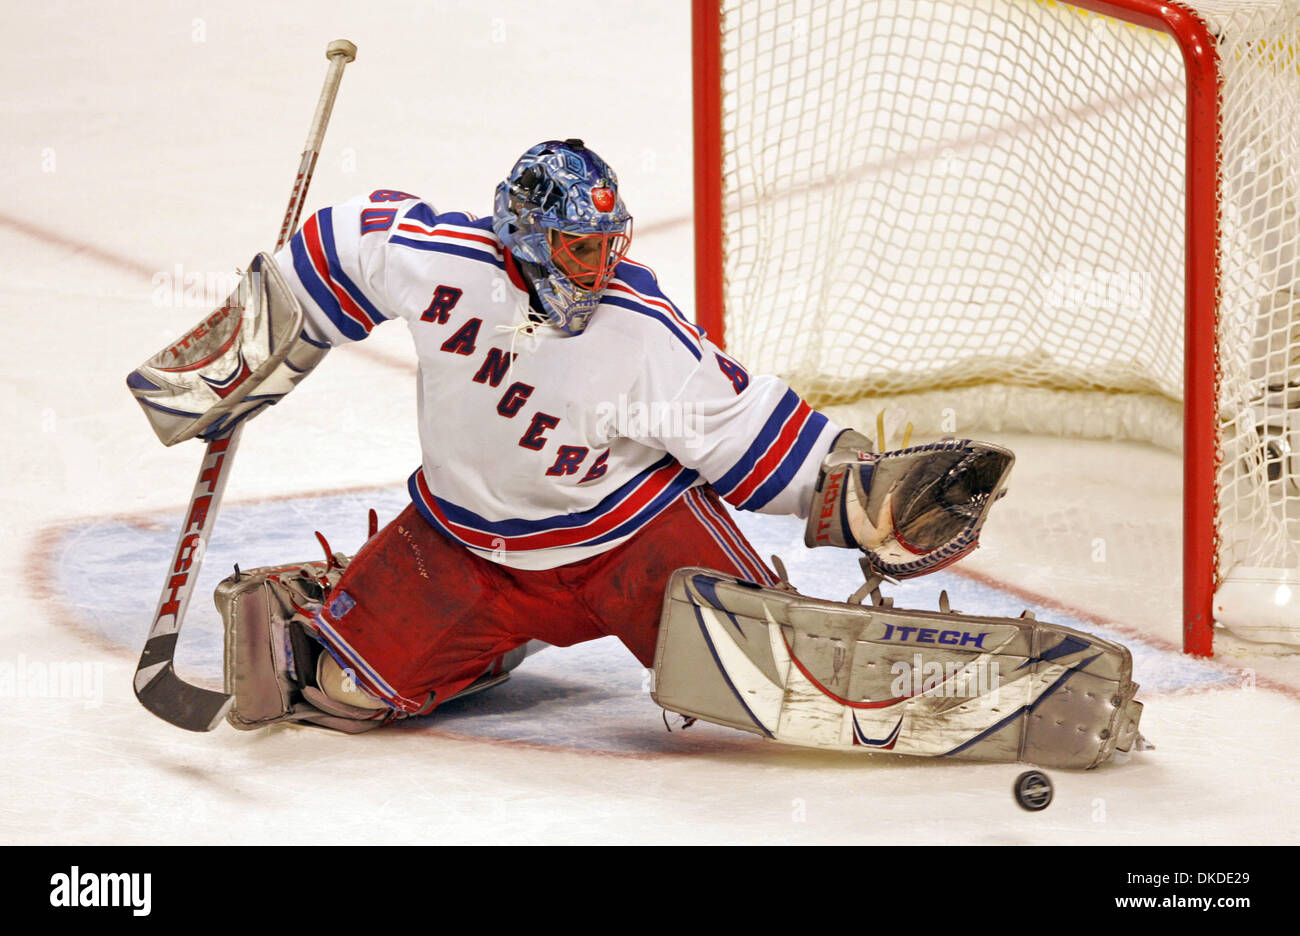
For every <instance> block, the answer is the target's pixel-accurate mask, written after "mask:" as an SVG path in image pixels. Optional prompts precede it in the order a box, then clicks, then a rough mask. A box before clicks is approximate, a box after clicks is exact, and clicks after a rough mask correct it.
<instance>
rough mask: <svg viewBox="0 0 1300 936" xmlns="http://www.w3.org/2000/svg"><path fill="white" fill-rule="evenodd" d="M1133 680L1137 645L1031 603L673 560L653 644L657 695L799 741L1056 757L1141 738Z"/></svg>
mask: <svg viewBox="0 0 1300 936" xmlns="http://www.w3.org/2000/svg"><path fill="white" fill-rule="evenodd" d="M875 594H877V595H878V594H879V593H878V591H877V592H875ZM945 601H946V599H945ZM1137 688H1138V687H1137V685H1136V684H1135V683H1134V682H1133V681H1132V660H1131V657H1130V654H1129V652H1128V650H1127V649H1125V648H1124V647H1122V646H1120V645H1118V644H1115V643H1111V642H1109V641H1106V640H1101V639H1100V638H1097V637H1094V636H1092V635H1091V634H1086V633H1082V632H1080V631H1075V630H1071V629H1070V628H1067V627H1061V626H1059V625H1055V624H1048V623H1046V622H1043V621H1037V620H1035V619H1034V618H1033V617H1032V616H1031V615H1028V613H1026V616H1024V617H1021V618H995V617H978V616H974V615H967V614H960V613H957V612H953V611H949V610H947V608H946V607H945V608H943V609H942V610H940V611H938V612H931V611H912V610H904V609H900V608H894V607H892V606H890V605H888V604H887V603H881V604H878V605H873V606H863V605H858V604H850V603H843V602H836V601H823V600H820V599H816V598H807V597H804V596H802V595H798V594H792V593H790V592H788V591H782V590H779V589H775V588H764V587H760V586H757V585H754V584H752V583H749V582H744V581H741V580H738V579H734V578H731V577H729V576H725V575H722V574H720V573H717V572H712V571H710V570H707V569H679V570H678V571H677V572H675V573H673V577H672V579H671V580H670V582H669V586H668V591H667V594H666V595H665V600H664V609H663V616H662V618H661V622H660V631H659V643H658V647H657V650H656V655H655V691H654V698H655V700H656V701H657V702H658V703H659V704H660V705H661V706H663V707H664V708H666V709H670V710H672V711H674V712H679V713H681V714H683V715H687V716H691V717H695V718H702V719H704V720H705V721H709V722H713V723H715V724H719V725H726V726H729V727H732V728H738V729H740V730H742V731H751V732H754V733H756V734H760V735H763V736H764V737H767V738H770V739H772V740H775V741H782V742H786V743H790V744H799V745H808V746H812V747H822V748H838V749H844V750H869V751H890V752H893V753H896V754H914V755H921V756H926V757H951V758H956V759H968V760H982V761H1000V762H1015V761H1025V762H1029V763H1034V764H1039V765H1041V766H1045V767H1075V768H1088V767H1096V766H1097V765H1098V764H1101V763H1103V762H1105V761H1106V760H1107V759H1108V758H1110V756H1111V755H1112V754H1113V753H1114V752H1115V751H1117V750H1118V751H1127V750H1129V749H1130V748H1131V747H1132V746H1133V744H1134V742H1135V740H1136V739H1137V737H1138V731H1137V729H1138V720H1139V718H1140V717H1141V712H1142V705H1141V703H1140V702H1136V701H1134V698H1133V697H1134V695H1135V693H1136V692H1137Z"/></svg>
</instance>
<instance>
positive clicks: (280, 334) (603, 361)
mask: <svg viewBox="0 0 1300 936" xmlns="http://www.w3.org/2000/svg"><path fill="white" fill-rule="evenodd" d="M631 239H632V218H631V216H630V214H629V213H628V210H627V208H626V207H625V206H624V203H623V200H622V199H621V197H620V194H619V188H618V181H617V178H616V177H615V174H614V172H613V170H612V169H611V168H610V167H609V166H608V165H606V163H605V162H604V161H603V160H602V159H601V158H600V157H599V156H598V155H597V154H596V153H595V152H593V151H592V150H591V149H589V148H588V147H587V146H585V145H584V144H583V142H582V141H580V140H574V139H570V140H564V141H549V142H545V143H541V144H539V145H537V146H534V147H532V148H531V149H529V150H528V151H527V152H526V153H524V155H523V156H522V157H521V158H520V159H519V161H518V162H517V163H516V165H515V166H514V167H513V169H512V170H511V171H510V173H509V175H508V177H507V178H506V179H505V180H504V181H503V182H501V184H500V185H499V186H498V188H497V190H496V197H495V204H494V209H493V212H492V214H491V216H490V217H487V218H483V219H476V218H475V217H474V216H473V215H470V214H466V213H462V212H455V211H452V212H443V211H439V210H437V209H436V208H434V207H433V206H432V205H430V204H429V203H428V202H426V201H424V200H422V199H421V198H419V197H417V196H415V195H411V194H408V193H406V192H402V191H396V190H392V189H379V190H377V191H374V192H371V193H370V194H369V196H367V197H363V198H359V199H356V200H354V201H351V202H348V203H346V204H342V205H338V206H334V207H329V208H325V209H322V210H320V211H318V212H316V213H315V214H314V215H312V216H311V217H310V218H309V219H308V220H307V222H306V223H305V224H304V225H303V227H302V229H301V230H300V231H299V232H298V233H297V234H296V235H295V236H294V237H293V238H292V239H291V240H290V241H289V243H288V244H287V245H286V246H285V247H284V249H283V250H281V251H280V252H279V253H278V254H276V255H275V256H270V255H268V254H260V255H259V256H258V257H257V258H255V259H254V261H253V263H252V264H250V270H249V273H248V274H247V275H246V277H245V281H244V284H243V285H242V286H241V288H240V290H239V291H238V292H237V293H236V295H235V296H232V299H231V301H230V302H228V303H227V304H226V306H225V307H223V309H222V310H218V311H217V312H215V313H213V314H212V315H211V316H209V318H208V319H207V320H205V325H203V326H201V327H200V328H199V329H196V330H195V332H194V333H192V335H194V336H195V337H194V341H193V342H192V346H189V347H185V348H181V349H179V350H177V348H172V349H168V350H166V351H164V352H162V353H161V354H160V355H159V356H157V357H155V358H154V359H151V360H150V362H148V363H147V364H145V365H142V366H141V367H140V368H139V369H137V370H136V371H135V372H134V373H133V374H132V375H131V377H130V378H129V380H128V383H129V384H130V386H131V389H132V392H133V393H134V394H135V395H136V397H137V399H138V400H139V402H140V403H141V405H142V406H143V407H144V409H145V412H146V414H147V415H148V416H149V417H150V419H151V421H152V422H153V424H154V427H155V429H156V430H157V431H158V434H159V436H160V438H162V439H163V441H164V442H166V443H168V444H171V443H173V442H177V441H181V440H182V439H186V438H191V437H195V436H198V437H202V438H209V439H210V438H216V437H220V434H221V433H223V432H228V431H229V430H230V429H231V427H233V426H235V425H237V424H238V423H239V422H240V421H241V420H246V419H248V418H250V417H251V416H253V415H255V414H257V413H260V412H262V411H263V409H264V408H265V406H266V405H267V404H268V403H270V402H274V400H276V399H278V398H279V397H280V396H282V395H283V394H284V393H286V392H288V391H289V390H290V389H291V388H292V386H294V385H295V384H296V383H297V382H298V381H299V380H300V379H301V378H302V377H303V376H305V374H306V373H308V372H309V371H311V370H312V368H314V367H315V366H316V365H317V363H318V362H319V361H320V360H321V359H322V358H323V357H324V356H325V355H326V354H327V353H328V349H330V348H333V347H337V346H338V345H340V344H343V343H346V342H350V341H361V340H364V339H365V338H366V336H367V335H369V334H370V332H371V330H372V329H374V328H375V327H376V326H378V325H381V324H383V323H384V322H386V321H388V320H391V319H403V320H405V321H406V323H407V325H408V327H409V329H410V331H411V334H412V336H413V339H414V343H415V348H416V351H417V354H418V357H419V365H420V366H419V375H418V378H417V380H418V383H419V433H420V441H421V446H422V453H423V460H422V464H421V465H420V467H419V468H418V469H417V470H416V471H415V473H414V474H412V475H411V477H410V481H409V489H410V495H411V503H410V505H409V506H408V507H407V508H406V509H405V510H404V511H403V512H402V513H401V514H400V515H399V516H398V517H397V518H396V519H395V520H393V521H392V522H391V523H389V524H388V525H387V526H385V527H383V528H382V529H377V528H376V525H375V524H373V523H372V529H371V535H370V537H369V539H368V540H367V541H366V542H365V544H364V545H362V546H361V548H360V549H359V550H358V551H357V552H356V554H355V555H353V556H351V557H350V558H349V557H347V556H345V555H342V554H328V552H329V551H328V549H327V558H326V559H325V560H324V561H314V562H313V561H306V562H301V563H296V564H288V565H284V566H280V567H276V568H266V569H255V570H250V571H245V572H242V573H238V574H236V575H235V576H232V577H231V578H229V579H227V580H226V581H225V582H223V583H222V584H221V586H220V587H219V588H218V591H217V604H218V607H219V608H220V610H221V613H222V616H223V619H224V623H225V628H226V663H225V665H226V688H227V691H228V692H230V693H232V694H233V695H234V699H235V701H234V705H233V708H232V709H231V710H230V712H229V715H228V718H229V720H230V721H231V723H232V724H234V725H235V726H236V727H239V728H257V727H261V726H265V725H271V724H275V723H279V722H285V721H292V722H301V723H307V724H314V725H320V726H325V727H329V728H334V729H338V730H342V731H347V732H359V731H365V730H369V729H372V728H376V727H379V726H381V725H383V724H386V723H389V722H392V721H393V720H395V719H400V718H406V717H410V716H417V715H425V714H428V713H430V712H432V711H434V710H435V709H436V708H437V707H438V705H440V704H441V703H443V702H445V701H446V700H448V699H451V698H454V697H456V696H459V695H463V694H465V693H468V692H474V691H478V690H481V689H484V688H487V687H489V686H491V685H494V684H496V683H498V682H500V681H501V680H503V679H505V678H507V676H508V674H509V672H510V670H511V669H512V668H513V667H514V666H517V665H518V664H519V663H520V661H522V660H523V658H524V657H525V655H526V654H527V653H528V652H529V651H530V650H531V649H532V648H535V647H537V646H540V645H551V646H555V647H565V646H569V645H572V644H575V643H578V642H581V641H586V640H592V639H595V638H599V637H604V636H607V635H614V636H616V637H618V638H619V640H621V641H622V643H623V644H624V645H625V646H626V647H627V649H628V650H629V651H631V653H632V654H633V655H634V656H635V657H636V658H637V660H639V661H640V662H641V663H642V664H643V665H644V666H646V667H653V668H654V671H655V685H656V691H655V698H656V700H657V701H658V702H659V703H660V704H661V705H662V706H664V707H665V708H667V709H671V710H673V711H676V712H679V713H682V714H684V715H686V716H688V717H690V718H702V719H705V720H708V721H712V722H715V723H718V724H722V725H728V726H731V727H734V728H737V729H741V730H746V731H752V732H755V733H757V734H760V735H763V736H765V737H768V738H772V739H774V740H776V741H782V742H788V743H793V744H804V745H812V746H818V747H828V748H844V749H861V750H889V751H894V752H898V753H909V754H917V755H926V756H949V757H968V758H974V759H984V760H1002V761H1016V760H1026V761H1032V762H1035V763H1039V764H1042V765H1047V766H1067V767H1092V766H1096V765H1097V764H1099V763H1102V762H1104V761H1105V760H1107V759H1108V758H1109V757H1110V756H1111V754H1112V753H1113V752H1114V751H1116V750H1127V749H1128V748H1129V747H1130V746H1131V745H1132V744H1133V743H1134V740H1135V739H1136V737H1137V723H1138V718H1139V716H1140V711H1141V706H1140V704H1139V703H1137V702H1136V701H1134V693H1135V692H1136V689H1137V687H1136V685H1134V683H1133V682H1132V679H1131V676H1132V666H1131V660H1130V657H1129V654H1128V651H1127V650H1125V649H1124V648H1123V647H1120V646H1118V645H1115V644H1113V643H1109V642H1106V641H1103V640H1100V639H1098V638H1096V637H1093V636H1091V635H1088V634H1083V633H1079V632H1075V631H1070V630H1068V629H1066V628H1063V627H1057V626H1053V625H1051V624H1047V623H1044V622H1039V621H1035V620H1033V619H1032V618H1031V617H1025V618H1017V619H1000V618H979V617H973V616H967V615H959V614H954V613H952V612H949V611H947V609H946V608H944V609H941V610H939V611H935V612H922V611H908V610H903V609H895V608H893V607H892V606H890V605H889V604H888V603H887V602H886V601H880V600H878V601H876V602H875V603H873V604H869V605H862V604H859V603H857V602H834V601H824V600H819V599H813V598H805V597H803V596H800V595H799V594H797V593H796V592H794V590H793V589H792V588H791V587H790V586H789V585H788V583H786V582H784V581H783V580H782V579H783V576H778V575H777V574H776V573H774V572H773V570H772V569H771V568H769V567H768V566H767V565H766V564H765V563H764V561H763V560H762V559H761V558H760V557H759V556H758V555H757V554H756V553H755V551H754V549H753V548H752V547H751V546H750V544H749V543H748V542H747V541H746V539H745V537H744V536H743V535H742V534H741V532H740V530H739V529H738V528H737V527H736V525H735V524H734V523H733V522H732V520H731V519H730V517H729V515H728V512H727V509H726V507H725V506H724V505H723V503H722V502H723V501H726V502H727V503H728V504H730V505H731V506H732V507H734V508H737V509H740V510H754V511H761V512H764V513H774V514H792V515H797V516H799V517H802V518H804V519H805V520H806V524H807V526H806V537H805V539H806V543H807V545H809V546H828V547H840V548H848V549H855V550H860V551H861V552H862V555H863V564H864V568H865V569H866V570H867V572H868V575H869V577H872V578H874V581H875V582H876V583H878V582H879V581H880V580H881V579H882V578H883V577H886V576H888V577H895V578H903V577H908V576H913V575H921V574H924V573H927V572H931V571H933V570H935V569H938V568H941V567H943V566H944V565H947V564H948V563H950V562H953V561H955V560H957V559H959V558H961V557H962V556H963V555H965V554H966V553H968V552H969V551H970V550H971V549H973V548H974V547H975V546H976V545H977V542H978V538H979V533H980V529H981V527H982V525H983V523H984V521H985V518H986V517H987V516H988V513H989V511H990V510H991V509H993V507H994V504H995V502H996V500H997V498H998V496H999V495H1000V494H1001V493H1002V492H1003V490H1004V487H1005V484H1006V480H1007V476H1008V473H1009V472H1010V470H1011V466H1012V461H1013V458H1012V455H1011V453H1010V452H1009V451H1007V450H1005V449H1003V448H1001V447H999V446H996V445H991V444H986V443H980V442H973V441H965V440H955V439H948V440H943V441H940V442H936V443H930V444H925V445H918V446H914V447H910V448H904V449H901V450H898V451H887V452H882V451H876V450H875V449H876V446H875V445H873V443H872V442H871V441H869V440H868V439H867V438H866V437H865V436H863V435H861V434H859V433H858V432H856V431H854V430H853V429H850V428H846V427H841V426H837V425H835V424H834V423H833V422H832V421H831V420H830V419H828V418H827V417H826V416H825V415H823V414H822V413H819V412H817V411H816V410H814V409H812V408H811V407H810V406H809V405H808V404H807V403H805V402H804V401H803V400H801V399H800V397H799V396H798V395H797V394H796V393H795V392H794V391H793V390H792V389H790V388H789V387H788V386H787V385H786V384H785V383H783V382H782V381H781V380H780V379H778V378H777V377H774V376H769V375H761V374H751V373H750V372H749V371H748V370H747V369H746V368H745V366H744V364H743V363H742V362H741V361H737V360H735V359H734V358H733V357H731V356H729V355H728V354H726V353H724V352H723V351H722V350H720V349H719V348H718V347H716V346H715V345H714V344H713V343H712V342H710V340H709V339H708V337H707V336H706V335H705V334H704V333H703V332H701V331H700V329H699V328H697V327H696V326H695V325H694V324H692V322H691V321H690V320H689V319H688V318H687V317H686V316H684V315H683V314H682V313H681V312H680V311H679V310H678V308H677V306H675V305H674V304H673V302H672V301H671V300H670V299H669V298H668V297H667V296H666V295H665V294H664V292H663V290H662V289H661V288H660V285H659V283H658V281H657V280H656V278H655V275H654V273H653V272H651V270H650V269H649V268H647V267H645V266H642V265H641V264H639V263H636V262H634V261H632V260H631V259H629V258H628V256H627V251H628V247H629V244H630V242H631ZM620 403H621V404H622V405H620ZM617 412H624V413H626V412H641V413H651V414H653V413H659V414H664V413H670V414H672V416H673V418H666V419H645V420H627V419H620V418H617V417H614V416H611V413H617ZM870 585H871V583H870V582H869V583H868V587H866V588H864V589H861V590H860V592H859V593H860V594H861V593H865V592H866V591H871V590H872V589H871V587H870ZM877 595H878V592H877ZM922 660H924V661H925V662H926V664H927V666H926V669H927V671H928V672H931V673H932V674H933V676H934V678H932V679H929V680H928V682H927V683H926V684H924V685H922V684H914V683H909V684H908V685H906V686H904V687H902V688H900V687H899V686H898V684H897V683H898V680H897V679H896V673H897V670H898V664H899V663H900V662H902V663H907V664H912V663H913V662H914V661H915V662H919V661H922ZM928 664H933V667H930V666H929V665H928ZM988 673H993V674H995V675H994V678H992V679H989V678H987V674H988ZM975 674H980V678H978V679H976V678H974V676H975ZM959 685H960V686H963V687H965V689H966V690H967V691H963V692H950V691H944V690H945V689H952V688H953V687H954V686H959Z"/></svg>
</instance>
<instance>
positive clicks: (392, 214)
mask: <svg viewBox="0 0 1300 936" xmlns="http://www.w3.org/2000/svg"><path fill="white" fill-rule="evenodd" d="M396 218H397V209H396V208H362V209H361V233H362V234H363V235H364V234H373V233H375V232H376V231H387V230H388V229H389V228H390V227H392V226H393V221H394V220H396Z"/></svg>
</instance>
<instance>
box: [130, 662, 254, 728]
mask: <svg viewBox="0 0 1300 936" xmlns="http://www.w3.org/2000/svg"><path fill="white" fill-rule="evenodd" d="M135 697H136V698H137V699H139V700H140V704H141V705H143V706H144V707H145V708H147V709H148V710H149V711H151V712H153V713H154V714H155V715H157V716H158V717H159V718H161V719H162V720H163V721H165V722H168V723H169V724H172V725H175V726H176V727H177V728H184V729H185V730H186V731H211V730H212V729H213V728H215V727H217V725H219V724H220V723H221V720H222V719H223V718H225V717H226V712H228V711H229V710H230V706H231V704H232V703H233V702H234V701H235V697H234V696H229V695H226V694H225V693H224V692H216V691H215V690H212V689H204V688H202V687H201V686H194V685H191V684H190V683H187V682H186V681H185V680H183V679H181V678H180V677H179V676H177V675H176V670H175V669H173V668H172V665H171V663H170V662H168V664H167V665H166V666H164V667H163V668H162V669H161V670H159V671H158V672H157V673H156V674H155V675H154V677H153V678H152V679H150V680H149V681H148V682H147V683H145V685H143V686H140V687H137V688H136V690H135Z"/></svg>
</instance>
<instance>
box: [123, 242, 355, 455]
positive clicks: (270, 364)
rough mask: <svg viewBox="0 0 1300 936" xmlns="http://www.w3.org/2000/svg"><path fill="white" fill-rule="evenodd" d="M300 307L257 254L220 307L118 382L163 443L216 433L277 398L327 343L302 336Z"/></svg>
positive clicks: (274, 268) (266, 258)
mask: <svg viewBox="0 0 1300 936" xmlns="http://www.w3.org/2000/svg"><path fill="white" fill-rule="evenodd" d="M304 324H305V317H304V314H303V310H302V306H301V305H300V304H299V302H298V300H297V299H296V298H295V297H294V295H293V293H292V291H291V290H290V289H289V284H288V282H287V281H286V280H285V278H284V274H283V273H281V272H280V268H279V266H278V265H277V264H276V262H275V260H274V259H273V258H272V257H271V255H270V254H267V253H259V254H258V255H257V256H256V257H254V258H253V262H252V263H250V264H249V266H248V271H247V272H246V273H245V274H244V276H243V278H242V279H241V280H240V283H239V286H238V287H236V289H235V291H234V292H233V293H231V294H230V296H229V297H227V299H226V301H225V302H224V303H223V304H222V305H221V307H220V308H218V309H216V310H214V311H213V312H212V313H210V314H209V315H208V316H207V317H206V318H205V319H204V320H203V321H202V322H200V323H199V324H198V325H196V326H195V327H194V328H193V329H191V330H190V331H189V332H188V333H187V334H185V335H184V336H183V337H181V338H180V339H179V340H178V341H176V342H174V343H172V344H169V345H168V346H167V347H166V348H163V349H162V350H161V351H159V352H158V353H157V354H155V355H154V356H153V357H151V358H150V359H149V360H148V361H146V362H145V363H143V364H141V365H140V366H139V367H138V368H136V369H135V370H134V371H132V372H131V373H130V375H129V376H128V377H127V379H126V385H127V387H129V388H130V390H131V393H132V394H133V395H134V396H135V398H136V401H137V402H138V403H139V404H140V406H141V408H142V409H144V413H145V416H147V417H148V419H149V424H150V425H151V426H153V430H154V432H155V433H157V435H158V438H159V439H160V440H161V441H162V443H163V444H164V445H175V444H176V443H177V442H184V441H185V440H186V439H192V438H194V437H195V436H198V437H199V438H203V439H212V438H217V437H219V436H221V435H223V434H225V433H228V432H229V431H230V430H231V429H233V428H234V426H235V425H236V424H237V423H239V422H240V421H242V420H244V419H248V418H249V417H251V416H253V415H255V414H256V413H258V412H260V411H261V410H262V409H264V408H265V407H267V406H270V405H272V404H274V403H277V402H278V401H279V400H280V398H281V397H283V396H284V395H285V394H287V393H288V392H289V391H290V390H292V389H293V388H294V387H295V386H297V385H298V383H299V382H300V381H301V380H302V379H303V378H304V377H306V376H307V374H309V373H311V371H312V369H313V368H315V367H316V365H317V364H319V363H320V361H321V359H322V358H323V357H324V356H325V353H326V352H327V351H328V350H329V345H327V344H324V343H322V342H318V341H314V340H313V339H312V338H310V337H308V335H307V334H306V332H305V331H303V327H304Z"/></svg>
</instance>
